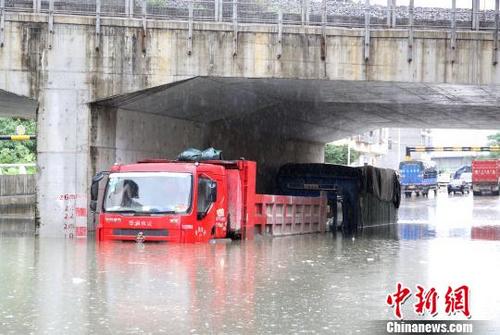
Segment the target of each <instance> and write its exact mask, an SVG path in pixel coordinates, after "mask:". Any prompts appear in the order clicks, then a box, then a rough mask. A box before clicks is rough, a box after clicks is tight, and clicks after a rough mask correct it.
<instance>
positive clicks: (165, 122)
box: [91, 109, 206, 173]
mask: <svg viewBox="0 0 500 335" xmlns="http://www.w3.org/2000/svg"><path fill="white" fill-rule="evenodd" d="M92 115H93V123H94V124H93V127H92V141H91V152H92V162H93V170H92V173H95V172H99V171H102V170H107V169H109V167H110V166H111V165H113V164H114V163H118V164H126V163H134V162H137V161H139V160H141V159H147V158H166V159H175V158H176V157H177V155H178V154H179V153H180V152H181V151H183V150H184V149H186V148H188V147H195V148H204V147H205V145H206V144H205V136H206V127H205V126H204V125H203V124H198V123H195V122H191V121H185V120H180V119H174V118H171V117H167V116H162V115H154V114H148V113H137V112H131V111H127V110H123V109H117V110H116V109H97V110H94V111H93V112H92Z"/></svg>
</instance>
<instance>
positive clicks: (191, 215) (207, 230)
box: [91, 160, 255, 243]
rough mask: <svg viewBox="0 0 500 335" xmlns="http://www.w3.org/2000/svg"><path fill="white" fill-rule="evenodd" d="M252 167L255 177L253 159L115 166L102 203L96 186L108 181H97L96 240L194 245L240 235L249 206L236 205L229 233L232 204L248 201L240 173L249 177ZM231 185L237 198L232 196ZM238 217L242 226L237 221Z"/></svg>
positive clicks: (94, 206) (94, 194)
mask: <svg viewBox="0 0 500 335" xmlns="http://www.w3.org/2000/svg"><path fill="white" fill-rule="evenodd" d="M252 168H253V176H255V163H254V162H249V161H238V162H225V163H224V162H222V161H218V162H212V163H209V162H203V163H199V162H179V161H166V160H165V161H163V160H155V161H143V162H139V163H136V164H127V165H115V166H113V167H112V168H111V170H110V171H109V173H106V175H107V177H108V178H107V182H106V186H105V188H104V192H103V194H102V197H100V198H101V200H100V201H99V203H98V196H97V191H96V190H97V187H96V186H95V185H96V183H99V181H100V180H102V179H103V178H99V177H97V178H94V181H93V185H92V190H91V193H92V194H91V198H92V202H91V209H93V210H96V211H98V212H99V213H98V224H97V237H98V239H99V240H149V241H170V242H188V243H189V242H207V241H209V240H210V239H215V238H225V237H228V236H229V235H231V234H233V235H238V234H241V233H242V231H241V228H242V224H241V223H242V222H241V220H242V218H243V217H244V216H242V213H241V211H244V210H245V209H246V208H245V206H241V202H240V206H239V207H238V208H235V207H234V206H232V207H233V208H231V209H232V210H233V212H234V213H233V217H232V218H233V225H232V226H231V231H229V228H230V227H229V211H230V208H229V206H228V201H229V198H230V197H233V198H234V197H236V198H238V197H239V198H240V200H241V199H243V198H245V199H246V197H244V195H243V194H241V192H242V191H243V188H242V185H241V181H242V180H243V179H242V178H241V177H240V173H244V174H248V172H249V170H252ZM102 175H103V174H101V175H100V176H102ZM254 179H255V177H254ZM228 184H231V192H232V193H235V194H228ZM252 192H255V186H254V189H253V190H252ZM236 193H239V194H236ZM98 205H99V206H98ZM97 207H100V208H99V209H98V208H97ZM236 211H238V212H240V213H236ZM238 218H239V219H240V222H236V221H235V220H237V219H238Z"/></svg>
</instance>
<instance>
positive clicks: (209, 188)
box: [194, 175, 226, 242]
mask: <svg viewBox="0 0 500 335" xmlns="http://www.w3.org/2000/svg"><path fill="white" fill-rule="evenodd" d="M221 184H222V183H221V181H220V180H217V179H212V178H210V177H208V176H206V175H200V176H198V192H197V203H196V211H197V213H196V219H197V227H196V229H195V232H194V234H195V240H196V241H198V242H201V241H208V240H209V239H211V238H216V237H224V236H220V235H221V234H220V230H221V229H220V227H219V228H218V226H221V224H222V223H223V224H224V226H225V224H226V222H225V216H226V215H225V214H226V213H224V212H225V209H224V206H223V204H222V200H223V198H224V197H223V196H222V195H221V192H222V189H221V186H222V185H221ZM222 221H223V222H222Z"/></svg>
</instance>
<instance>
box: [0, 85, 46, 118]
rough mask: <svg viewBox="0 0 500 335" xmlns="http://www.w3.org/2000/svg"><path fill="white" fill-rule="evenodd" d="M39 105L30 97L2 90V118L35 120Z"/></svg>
mask: <svg viewBox="0 0 500 335" xmlns="http://www.w3.org/2000/svg"><path fill="white" fill-rule="evenodd" d="M37 108H38V103H37V102H36V101H35V100H33V99H30V98H28V97H24V96H21V95H17V94H14V93H10V92H7V91H4V90H0V117H20V118H25V119H34V118H35V117H36V110H37Z"/></svg>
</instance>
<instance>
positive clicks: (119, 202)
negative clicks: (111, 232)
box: [104, 172, 192, 214]
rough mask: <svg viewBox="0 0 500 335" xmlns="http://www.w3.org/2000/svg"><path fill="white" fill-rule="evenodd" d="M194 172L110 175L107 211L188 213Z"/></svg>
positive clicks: (106, 201) (106, 196)
mask: <svg viewBox="0 0 500 335" xmlns="http://www.w3.org/2000/svg"><path fill="white" fill-rule="evenodd" d="M191 189H192V175H191V174H189V173H175V172H128V173H112V174H110V175H109V180H108V185H107V188H106V194H105V196H104V211H106V212H130V213H179V214H182V213H187V212H188V211H189V209H190V207H191Z"/></svg>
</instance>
